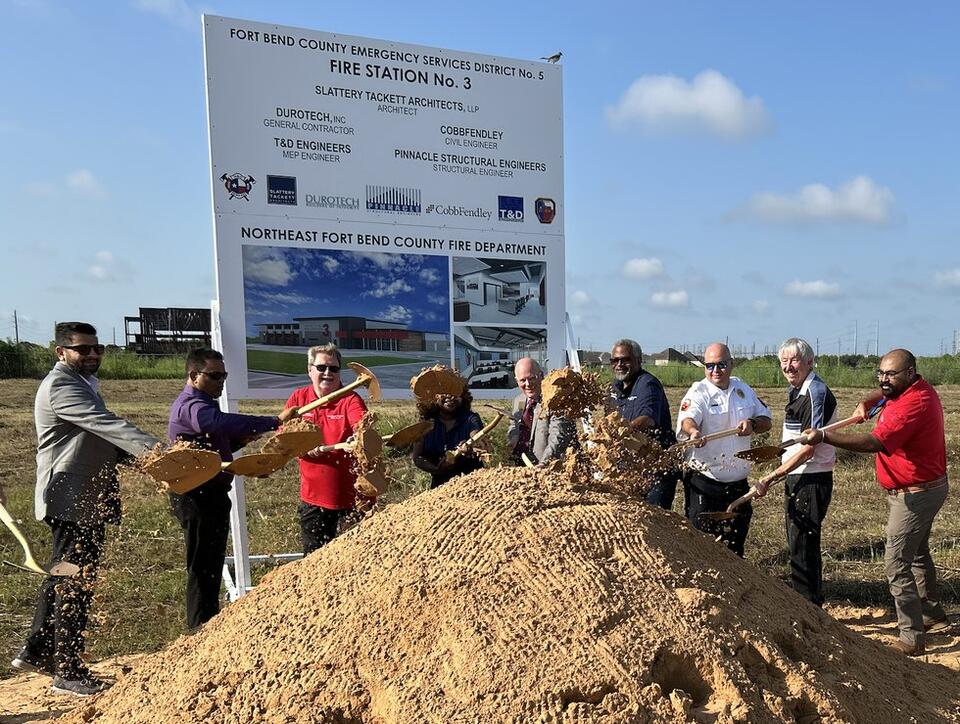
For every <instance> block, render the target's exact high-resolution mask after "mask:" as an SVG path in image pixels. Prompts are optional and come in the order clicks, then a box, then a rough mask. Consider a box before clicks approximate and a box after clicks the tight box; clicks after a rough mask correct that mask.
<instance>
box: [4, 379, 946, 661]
mask: <svg viewBox="0 0 960 724" xmlns="http://www.w3.org/2000/svg"><path fill="white" fill-rule="evenodd" d="M37 385H38V381H35V380H0V432H2V437H0V480H2V482H3V484H4V486H5V487H6V490H7V495H8V498H9V506H8V507H9V509H10V511H11V513H12V514H13V516H14V517H15V518H17V519H19V520H21V521H22V522H23V529H24V530H25V531H26V533H27V535H28V537H29V538H30V539H31V540H32V541H34V542H35V547H36V548H37V549H38V552H39V555H38V558H40V559H41V560H43V559H44V557H45V555H46V554H47V553H48V551H49V543H50V542H49V530H48V528H47V527H46V526H45V525H44V524H43V523H40V522H37V521H35V520H34V518H33V490H34V474H35V464H34V456H35V452H36V438H35V434H34V428H33V398H34V394H35V392H36V388H37ZM181 387H182V383H181V382H180V381H179V380H139V381H135V380H130V381H127V380H107V381H104V382H103V386H102V391H103V394H104V397H105V399H106V400H107V402H108V405H109V406H110V407H111V409H113V410H114V411H116V412H117V413H118V414H120V415H123V416H124V417H127V418H129V419H130V420H132V421H133V422H135V423H136V424H137V425H139V426H141V427H142V428H143V429H144V430H147V431H149V432H151V433H153V434H155V435H158V436H161V437H162V436H163V435H164V433H165V429H166V419H167V413H168V410H169V405H170V402H171V401H172V400H173V399H174V397H176V395H177V393H178V392H179V390H180V389H181ZM682 392H683V390H682V389H680V388H672V389H668V391H667V394H668V396H669V397H670V402H671V405H672V406H673V409H674V411H676V406H677V404H678V402H679V398H680V396H681V395H682ZM835 392H836V393H837V397H838V399H839V400H840V406H841V412H845V411H847V410H852V408H853V405H854V402H855V400H856V399H858V397H859V395H860V394H861V391H857V390H849V389H841V390H835ZM760 393H761V395H762V396H763V397H764V399H766V400H767V402H768V403H770V404H771V407H772V408H773V409H774V411H775V413H778V412H779V410H780V409H782V406H783V400H782V398H783V391H782V389H781V388H774V389H765V390H760ZM940 394H941V397H942V399H943V402H944V408H945V409H946V410H947V413H946V421H947V437H948V455H949V462H950V468H951V477H953V479H954V480H957V479H958V478H957V477H956V473H957V472H958V468H957V465H958V455H957V451H958V445H960V412H958V411H960V387H956V386H951V387H942V388H940ZM505 404H506V403H497V405H498V406H499V407H501V408H502V409H505ZM279 409H280V403H279V401H277V402H270V401H256V402H245V403H242V404H241V411H243V412H251V413H261V414H267V413H269V412H275V411H278V410H279ZM376 409H377V411H378V414H379V417H380V424H379V425H378V427H379V428H380V430H381V431H382V432H384V433H389V432H391V431H393V430H395V429H397V428H399V427H402V426H403V425H404V424H407V423H409V422H413V421H414V419H415V412H414V408H413V405H412V403H410V402H388V403H382V404H380V405H378V406H377V408H376ZM476 409H477V411H478V412H479V413H480V415H481V417H484V418H485V419H489V417H490V415H491V414H492V411H491V410H490V409H489V408H488V407H486V406H485V405H482V404H477V406H476ZM777 417H779V414H777ZM780 423H781V420H780V419H775V420H774V429H775V430H779V426H780ZM495 435H496V436H497V447H496V450H495V455H494V461H495V464H496V462H497V461H498V460H501V459H503V456H504V448H505V444H504V441H503V437H504V433H503V428H501V430H500V431H499V433H498V434H497V433H495ZM390 467H391V474H392V475H393V477H394V478H396V480H397V481H398V483H397V485H396V486H395V487H394V488H393V489H392V490H391V491H390V493H389V496H388V498H389V501H399V500H403V499H406V498H409V497H411V496H414V495H416V494H417V493H419V492H420V491H422V490H423V489H425V488H426V486H427V482H428V481H427V476H426V475H425V474H422V473H419V472H418V471H416V470H415V469H414V468H413V467H412V465H411V464H410V463H409V461H408V460H407V459H406V458H396V459H393V460H392V461H391V466H390ZM298 489H299V483H298V479H297V474H296V466H295V465H290V466H288V467H287V468H286V469H284V470H283V471H281V472H279V473H277V474H275V475H274V476H273V477H272V478H270V479H266V480H252V481H249V482H248V485H247V506H248V511H247V513H248V518H247V522H248V526H249V530H250V546H251V552H252V553H277V552H291V551H297V550H298V547H299V536H298V527H297V523H296V504H297V499H298ZM123 497H124V522H123V525H122V526H120V527H119V528H111V529H110V531H109V533H108V544H107V550H106V556H105V561H104V566H103V570H102V572H101V576H100V583H99V585H98V588H97V593H96V601H95V604H94V609H93V619H92V623H91V626H90V629H89V633H88V652H89V654H90V655H91V656H92V657H93V658H94V659H99V658H103V657H106V656H110V655H114V654H120V653H131V652H141V651H152V650H156V649H158V648H160V647H162V646H163V645H164V644H165V643H167V642H168V641H170V640H171V639H173V638H175V637H176V636H178V635H179V634H181V633H182V632H183V631H184V626H183V598H184V575H183V571H182V559H183V541H182V538H181V533H180V529H179V526H178V525H177V523H176V521H175V520H174V519H173V518H172V517H171V515H170V514H169V512H168V509H167V502H166V499H165V497H163V496H161V495H159V494H157V493H156V492H155V490H154V488H153V486H152V485H151V484H150V483H149V482H148V481H146V480H145V479H136V480H125V483H124V488H123ZM678 498H680V499H679V500H678V501H677V503H676V504H675V509H680V507H681V506H682V495H680V496H678ZM958 499H960V496H958V495H957V494H956V493H955V492H954V493H953V494H951V496H950V497H949V498H948V501H947V504H946V505H945V507H944V509H943V510H942V511H941V513H940V515H939V516H938V518H937V521H936V523H935V525H934V532H933V535H932V538H931V547H932V549H933V551H934V556H935V559H936V561H937V563H938V565H941V566H943V570H942V581H943V589H944V590H943V597H944V601H945V603H946V604H947V605H948V607H949V609H950V610H951V612H953V611H955V609H956V606H957V604H958V603H960V515H958V512H960V502H958ZM781 511H782V493H780V491H779V490H777V489H775V490H774V491H772V492H771V493H770V495H768V496H767V498H766V499H764V500H762V501H760V502H759V503H758V504H757V505H756V508H755V513H754V518H753V525H752V528H751V533H750V538H749V540H748V542H747V557H748V559H749V560H750V561H751V562H753V563H754V564H755V565H756V566H758V567H759V568H761V569H763V570H766V571H767V572H769V574H770V575H771V576H774V577H779V578H782V577H784V576H785V574H786V555H785V548H784V532H783V519H782V512H781ZM885 519H886V502H885V500H884V496H883V495H882V494H881V493H880V492H879V491H878V488H877V485H876V482H875V480H874V475H873V468H872V460H871V458H870V457H869V456H858V455H854V454H848V453H843V452H841V453H840V455H839V462H838V466H837V472H836V474H835V487H834V497H833V502H832V504H831V507H830V512H829V514H828V516H827V520H826V524H825V532H824V550H825V575H826V578H827V596H828V599H829V600H832V601H838V600H850V601H852V602H854V603H857V604H862V605H881V606H890V605H891V601H890V597H889V593H888V592H887V587H886V583H885V582H884V578H883V541H884V533H883V531H884V522H885ZM704 545H710V543H709V542H708V541H707V540H706V539H705V540H704ZM19 556H20V550H19V547H18V546H17V544H16V541H14V539H13V537H12V536H11V535H9V534H8V533H7V531H6V530H5V529H2V530H0V558H2V559H3V560H13V561H18V562H19V561H20V560H21V558H20V557H19ZM261 573H262V569H261ZM39 582H40V579H39V578H38V577H36V576H31V575H29V574H25V573H20V572H17V571H15V570H14V569H11V568H9V567H6V566H3V567H0V676H6V675H9V673H11V672H10V671H9V670H6V669H5V667H4V666H2V664H4V663H5V662H6V661H9V660H10V658H11V657H12V656H13V654H14V653H16V651H17V649H18V648H19V646H20V644H21V643H22V640H23V637H24V635H25V633H26V631H27V629H28V627H29V625H30V620H31V618H32V615H33V607H34V602H35V596H36V592H37V587H38V584H39Z"/></svg>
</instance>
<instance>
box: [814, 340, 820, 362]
mask: <svg viewBox="0 0 960 724" xmlns="http://www.w3.org/2000/svg"><path fill="white" fill-rule="evenodd" d="M816 340H817V341H816V343H815V345H816V349H815V350H814V354H816V355H817V357H819V356H820V338H819V337H817V338H816Z"/></svg>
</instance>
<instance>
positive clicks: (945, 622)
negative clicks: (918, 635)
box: [923, 616, 953, 634]
mask: <svg viewBox="0 0 960 724" xmlns="http://www.w3.org/2000/svg"><path fill="white" fill-rule="evenodd" d="M952 628H953V624H952V623H950V619H949V618H947V617H946V616H944V617H943V618H941V619H937V620H936V621H932V620H930V621H924V622H923V630H924V631H926V632H927V633H929V634H938V633H946V632H947V631H949V630H950V629H952Z"/></svg>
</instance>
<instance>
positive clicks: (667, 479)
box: [647, 470, 680, 510]
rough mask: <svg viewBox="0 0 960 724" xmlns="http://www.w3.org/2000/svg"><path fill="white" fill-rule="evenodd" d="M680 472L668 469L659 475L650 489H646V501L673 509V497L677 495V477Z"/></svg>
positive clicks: (666, 508) (665, 508)
mask: <svg viewBox="0 0 960 724" xmlns="http://www.w3.org/2000/svg"><path fill="white" fill-rule="evenodd" d="M679 477H680V473H678V472H677V471H676V470H669V471H667V472H666V473H663V474H662V475H660V476H659V477H658V478H657V479H656V481H655V482H654V484H653V485H652V486H651V488H650V490H648V491H647V502H648V503H650V505H656V506H658V507H660V508H663V509H664V510H672V509H673V499H674V498H675V497H676V495H677V479H678V478H679Z"/></svg>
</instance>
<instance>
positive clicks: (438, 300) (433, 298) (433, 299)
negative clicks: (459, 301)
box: [427, 294, 447, 306]
mask: <svg viewBox="0 0 960 724" xmlns="http://www.w3.org/2000/svg"><path fill="white" fill-rule="evenodd" d="M427 301H428V302H430V304H437V305H440V306H446V304H447V298H446V296H445V295H443V294H428V295H427Z"/></svg>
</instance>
